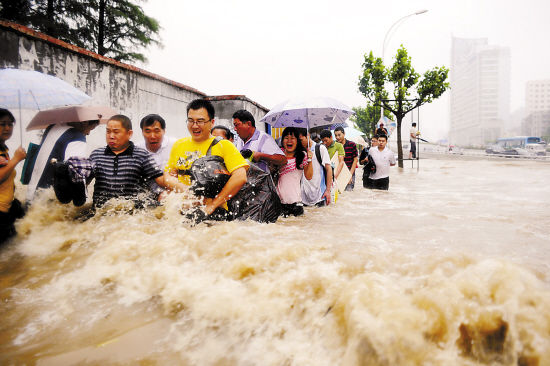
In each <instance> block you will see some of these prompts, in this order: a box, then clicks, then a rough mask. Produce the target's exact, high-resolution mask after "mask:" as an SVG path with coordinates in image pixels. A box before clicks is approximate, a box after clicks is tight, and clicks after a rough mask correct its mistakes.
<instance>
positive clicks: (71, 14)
mask: <svg viewBox="0 0 550 366" xmlns="http://www.w3.org/2000/svg"><path fill="white" fill-rule="evenodd" d="M0 1H1V3H0V4H1V5H2V9H1V10H0V14H1V16H2V17H4V18H5V19H8V20H12V21H15V22H18V23H21V24H25V25H28V26H30V27H31V28H34V29H36V30H38V31H40V32H43V33H46V34H48V35H50V36H52V37H55V38H58V39H61V40H62V41H65V42H68V43H71V44H74V45H76V46H79V47H83V48H86V49H89V50H92V51H94V52H96V53H98V54H100V55H103V56H107V57H111V58H114V59H115V60H118V61H136V60H139V61H146V59H145V56H144V55H143V53H140V52H139V49H140V48H143V47H147V46H149V45H152V44H156V45H161V43H160V40H159V38H158V34H159V31H160V25H159V23H158V21H157V20H156V19H154V18H151V17H149V16H147V15H146V14H145V13H144V12H143V9H142V8H141V7H140V6H139V5H136V4H135V3H136V1H131V0H90V1H82V0H0ZM137 1H139V0H137ZM12 2H17V3H18V4H20V5H18V6H21V7H20V8H19V9H27V13H26V15H25V16H22V15H21V13H20V12H17V11H16V10H15V11H13V10H12V8H14V7H13V6H11V5H10V6H7V4H11V3H12ZM25 6H26V7H25Z"/></svg>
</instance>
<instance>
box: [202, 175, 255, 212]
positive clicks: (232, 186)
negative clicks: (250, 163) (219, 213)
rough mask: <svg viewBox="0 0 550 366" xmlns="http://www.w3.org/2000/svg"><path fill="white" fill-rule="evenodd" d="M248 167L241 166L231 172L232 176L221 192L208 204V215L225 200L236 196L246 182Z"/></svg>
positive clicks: (205, 209)
mask: <svg viewBox="0 0 550 366" xmlns="http://www.w3.org/2000/svg"><path fill="white" fill-rule="evenodd" d="M246 169H247V167H240V168H237V169H235V170H234V171H233V172H232V173H231V177H230V178H229V180H228V181H227V183H226V184H225V186H224V187H223V189H222V190H221V192H220V193H218V195H217V196H216V198H214V199H213V200H212V201H210V202H208V203H207V204H206V207H205V208H204V211H205V212H206V214H207V215H210V214H211V213H212V212H214V210H215V209H216V208H218V207H220V206H221V205H223V204H224V203H225V202H227V201H229V199H231V197H234V196H235V195H236V194H237V192H239V190H240V189H241V187H242V186H243V185H244V184H245V183H246V180H247V178H246Z"/></svg>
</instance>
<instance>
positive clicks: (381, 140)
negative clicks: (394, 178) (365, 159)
mask: <svg viewBox="0 0 550 366" xmlns="http://www.w3.org/2000/svg"><path fill="white" fill-rule="evenodd" d="M387 143H388V137H387V136H386V135H380V136H378V146H377V147H376V148H371V149H370V150H369V155H370V156H371V157H372V159H373V160H374V163H375V164H376V173H374V174H372V175H371V176H370V179H371V180H372V187H370V188H371V189H381V190H386V191H387V190H388V188H389V186H390V166H394V165H395V154H394V153H393V151H391V150H390V148H389V147H387V146H386V144H387Z"/></svg>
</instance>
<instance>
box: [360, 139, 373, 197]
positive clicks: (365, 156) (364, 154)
mask: <svg viewBox="0 0 550 366" xmlns="http://www.w3.org/2000/svg"><path fill="white" fill-rule="evenodd" d="M377 146H378V136H373V137H371V139H370V148H369V147H368V146H365V147H364V148H363V150H362V151H361V154H360V156H359V163H360V164H361V165H363V188H372V179H370V174H371V173H372V171H371V169H370V168H371V167H370V166H369V165H368V164H369V151H370V149H375V148H376V147H377ZM371 159H372V157H371ZM375 169H376V167H375Z"/></svg>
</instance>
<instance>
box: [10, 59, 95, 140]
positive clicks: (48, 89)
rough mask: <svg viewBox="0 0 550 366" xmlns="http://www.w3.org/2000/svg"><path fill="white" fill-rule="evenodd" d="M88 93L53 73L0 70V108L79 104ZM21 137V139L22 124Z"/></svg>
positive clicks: (37, 107) (51, 106)
mask: <svg viewBox="0 0 550 366" xmlns="http://www.w3.org/2000/svg"><path fill="white" fill-rule="evenodd" d="M89 99H90V96H88V95H87V94H86V93H84V92H82V91H81V90H79V89H77V88H75V87H74V86H72V85H70V84H69V83H67V82H65V81H63V80H61V79H59V78H56V77H55V76H51V75H47V74H43V73H41V72H38V71H31V70H20V69H0V107H2V108H19V119H20V120H21V109H38V110H41V109H46V108H53V107H59V106H63V105H73V104H82V103H84V102H85V101H87V100H89ZM19 122H20V123H19V126H21V127H20V128H21V139H22V138H23V128H22V123H21V121H19Z"/></svg>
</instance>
